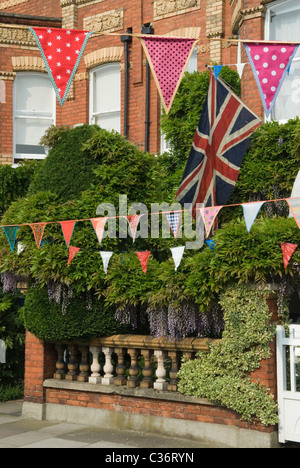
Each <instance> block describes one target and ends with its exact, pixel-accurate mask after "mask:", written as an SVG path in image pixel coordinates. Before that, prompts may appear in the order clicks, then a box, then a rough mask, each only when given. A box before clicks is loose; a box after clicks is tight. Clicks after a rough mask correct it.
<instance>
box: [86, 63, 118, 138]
mask: <svg viewBox="0 0 300 468" xmlns="http://www.w3.org/2000/svg"><path fill="white" fill-rule="evenodd" d="M90 123H91V124H97V125H99V127H101V128H104V129H105V130H108V131H111V130H116V131H117V132H119V133H120V132H121V69H120V63H119V62H112V63H106V64H104V65H101V66H100V67H98V68H95V69H94V70H92V71H91V76H90Z"/></svg>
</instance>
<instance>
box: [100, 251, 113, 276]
mask: <svg viewBox="0 0 300 468" xmlns="http://www.w3.org/2000/svg"><path fill="white" fill-rule="evenodd" d="M100 255H101V258H102V262H103V268H104V272H105V274H107V268H108V264H109V261H110V259H111V256H112V255H113V252H100Z"/></svg>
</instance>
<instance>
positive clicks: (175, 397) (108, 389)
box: [43, 379, 216, 406]
mask: <svg viewBox="0 0 300 468" xmlns="http://www.w3.org/2000/svg"><path fill="white" fill-rule="evenodd" d="M43 387H44V388H46V389H47V388H52V389H56V390H67V391H68V390H69V391H77V392H86V393H89V392H90V393H102V394H106V395H120V396H124V397H134V398H147V399H151V400H166V401H174V402H180V403H189V404H195V405H206V406H216V405H215V404H213V403H211V402H210V401H209V400H207V399H206V398H196V397H192V396H185V395H183V394H181V393H178V392H168V391H161V390H154V389H152V388H140V387H135V388H128V387H126V386H121V387H119V386H117V385H102V384H90V383H88V382H71V381H67V380H56V379H47V380H45V381H44V383H43Z"/></svg>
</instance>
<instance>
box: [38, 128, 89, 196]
mask: <svg viewBox="0 0 300 468" xmlns="http://www.w3.org/2000/svg"><path fill="white" fill-rule="evenodd" d="M97 130H98V127H97V126H90V125H83V126H80V127H76V128H74V129H72V130H71V129H64V130H62V132H61V133H59V137H57V138H56V139H54V142H55V143H56V144H55V145H54V147H53V148H52V149H51V150H50V152H49V155H48V156H47V158H45V159H44V160H43V161H42V163H41V164H40V166H39V168H38V170H37V171H36V173H35V176H34V179H33V182H32V184H31V187H30V193H31V194H36V193H37V192H39V191H50V192H52V193H54V194H57V195H58V196H59V198H60V199H61V200H63V201H66V200H71V199H76V198H78V197H79V196H80V194H81V192H83V191H84V190H86V189H87V188H89V187H90V185H91V184H92V183H93V181H94V180H95V176H94V169H95V168H96V166H97V161H95V159H94V158H93V157H92V156H91V154H90V153H89V152H87V151H85V150H84V149H83V143H85V142H86V141H87V140H88V139H89V138H91V137H92V135H93V134H94V133H95V132H96V131H97Z"/></svg>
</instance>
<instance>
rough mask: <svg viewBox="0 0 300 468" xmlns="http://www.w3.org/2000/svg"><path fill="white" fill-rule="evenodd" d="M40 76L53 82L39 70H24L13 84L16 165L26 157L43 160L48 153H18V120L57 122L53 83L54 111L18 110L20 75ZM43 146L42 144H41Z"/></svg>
mask: <svg viewBox="0 0 300 468" xmlns="http://www.w3.org/2000/svg"><path fill="white" fill-rule="evenodd" d="M29 75H30V76H38V77H41V76H43V77H45V79H48V80H49V83H50V84H51V81H50V79H49V77H48V75H46V74H45V73H39V72H34V71H24V72H18V73H17V75H16V78H15V80H14V86H13V164H14V165H15V164H16V163H15V161H17V160H24V159H36V160H42V159H45V158H46V156H47V154H46V152H45V153H44V154H43V153H40V154H35V153H17V120H21V119H24V120H25V119H28V118H29V119H33V120H34V119H36V120H51V121H52V124H53V125H55V124H56V96H55V92H54V90H53V87H52V85H51V89H52V106H53V107H52V113H51V112H49V113H46V112H42V113H40V112H37V111H19V110H17V80H18V78H19V77H22V76H29ZM41 147H42V145H41Z"/></svg>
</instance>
